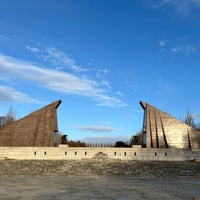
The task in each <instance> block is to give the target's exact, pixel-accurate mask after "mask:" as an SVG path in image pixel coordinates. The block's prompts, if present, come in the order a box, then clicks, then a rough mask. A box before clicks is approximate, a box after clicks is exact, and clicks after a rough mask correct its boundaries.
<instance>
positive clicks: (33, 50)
mask: <svg viewBox="0 0 200 200" xmlns="http://www.w3.org/2000/svg"><path fill="white" fill-rule="evenodd" d="M26 49H27V50H29V51H31V52H34V53H42V51H41V50H40V49H39V48H37V47H31V46H26Z"/></svg>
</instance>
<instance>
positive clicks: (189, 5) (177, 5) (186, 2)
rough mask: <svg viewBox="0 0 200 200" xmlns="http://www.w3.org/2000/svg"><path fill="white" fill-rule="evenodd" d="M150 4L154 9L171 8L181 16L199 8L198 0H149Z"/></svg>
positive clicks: (199, 1) (199, 2)
mask: <svg viewBox="0 0 200 200" xmlns="http://www.w3.org/2000/svg"><path fill="white" fill-rule="evenodd" d="M151 6H152V7H153V8H156V9H160V8H163V9H167V11H168V12H169V10H172V11H173V12H175V13H178V14H180V15H182V16H186V15H188V14H190V13H191V12H192V11H193V10H195V9H200V0H160V1H151Z"/></svg>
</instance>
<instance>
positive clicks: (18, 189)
mask: <svg viewBox="0 0 200 200" xmlns="http://www.w3.org/2000/svg"><path fill="white" fill-rule="evenodd" d="M0 199H1V200H17V199H24V200H27V199H31V200H36V199H37V200H38V199H40V200H54V199H60V200H62V199H63V200H64V199H68V200H80V199H87V200H103V199H106V200H134V199H135V200H148V199H149V200H152V199H158V200H162V199H163V200H164V199H165V200H171V199H173V200H184V199H185V200H190V199H191V200H200V163H199V162H136V161H117V160H104V159H102V160H101V159H100V160H81V161H73V160H65V161H60V160H59V161H55V160H54V161H47V160H45V161H38V160H37V161H36V160H35V161H34V160H30V161H23V160H0Z"/></svg>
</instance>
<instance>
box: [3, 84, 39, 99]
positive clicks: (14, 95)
mask: <svg viewBox="0 0 200 200" xmlns="http://www.w3.org/2000/svg"><path fill="white" fill-rule="evenodd" d="M0 94H1V95H0V101H1V102H17V103H18V102H23V103H40V102H39V101H38V100H35V99H33V98H31V97H29V96H28V95H27V94H24V93H22V92H20V91H17V90H15V89H14V88H12V87H10V86H3V85H0Z"/></svg>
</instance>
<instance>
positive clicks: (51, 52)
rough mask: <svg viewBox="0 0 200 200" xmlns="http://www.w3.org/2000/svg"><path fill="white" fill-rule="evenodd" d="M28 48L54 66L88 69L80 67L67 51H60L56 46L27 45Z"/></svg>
mask: <svg viewBox="0 0 200 200" xmlns="http://www.w3.org/2000/svg"><path fill="white" fill-rule="evenodd" d="M26 49H27V50H29V51H31V52H33V53H36V54H37V55H38V57H39V58H41V59H42V60H44V61H46V62H47V61H48V62H49V63H50V64H51V65H52V66H55V68H56V69H65V68H67V69H70V70H72V71H75V72H86V71H87V69H86V68H83V67H80V66H78V65H77V64H76V61H75V60H74V59H73V58H70V56H68V55H67V54H66V53H65V52H63V51H60V50H59V49H57V48H55V47H52V46H50V47H45V48H41V47H40V46H38V47H31V46H29V45H27V46H26Z"/></svg>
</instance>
